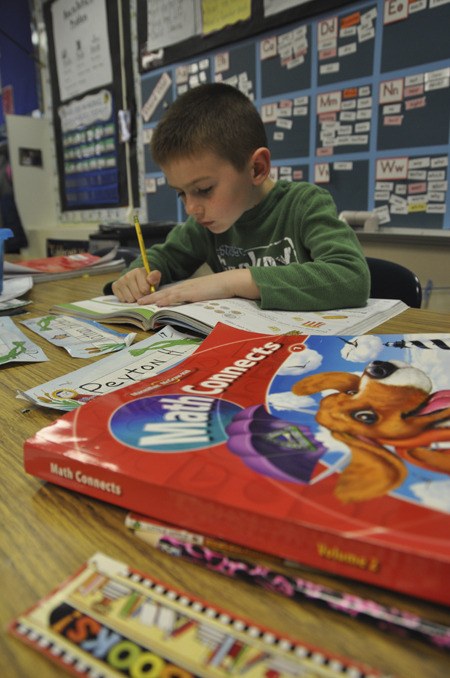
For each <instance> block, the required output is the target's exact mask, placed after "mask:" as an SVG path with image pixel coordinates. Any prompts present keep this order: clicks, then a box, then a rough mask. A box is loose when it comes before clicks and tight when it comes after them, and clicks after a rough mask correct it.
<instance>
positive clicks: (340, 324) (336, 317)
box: [50, 295, 408, 335]
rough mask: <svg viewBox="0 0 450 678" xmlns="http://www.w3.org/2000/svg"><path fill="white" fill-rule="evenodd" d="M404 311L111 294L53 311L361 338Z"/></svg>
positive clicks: (152, 323) (382, 304) (149, 326)
mask: <svg viewBox="0 0 450 678" xmlns="http://www.w3.org/2000/svg"><path fill="white" fill-rule="evenodd" d="M407 308H408V306H407V305H406V304H404V303H403V301H399V300H398V299H369V300H368V302H367V304H366V306H363V307H361V308H341V309H334V310H332V311H268V310H261V308H260V306H259V304H258V302H256V301H252V300H251V299H239V298H237V297H233V298H232V299H211V300H208V301H196V302H190V303H188V304H178V305H177V306H161V307H160V306H155V305H154V304H148V305H146V306H144V305H141V306H140V305H139V304H135V305H133V304H129V303H124V302H120V301H119V300H118V299H117V297H115V296H114V295H107V296H103V297H95V298H94V299H86V300H84V301H76V302H73V303H66V304H55V305H54V306H52V308H51V309H50V312H51V313H63V314H64V315H73V316H75V317H79V318H89V319H90V320H96V321H99V322H103V321H106V322H108V323H121V324H126V323H129V324H131V325H136V326H137V327H140V328H141V329H142V330H155V329H157V328H158V327H161V326H162V325H166V324H167V325H175V326H176V327H179V328H181V329H184V330H191V331H195V332H198V333H200V334H203V335H207V334H209V333H210V332H211V330H212V329H213V328H214V327H215V326H216V325H217V324H218V323H219V322H222V323H226V324H227V325H230V327H236V328H237V329H241V330H252V331H253V332H262V333H264V334H283V333H286V332H294V331H295V332H308V333H309V334H321V335H326V334H350V333H352V334H356V333H358V334H362V333H363V332H368V331H369V330H370V329H372V328H373V327H376V326H377V325H379V324H380V323H382V322H384V321H385V320H389V318H392V317H394V316H396V315H398V314H399V313H401V312H402V311H405V310H406V309H407Z"/></svg>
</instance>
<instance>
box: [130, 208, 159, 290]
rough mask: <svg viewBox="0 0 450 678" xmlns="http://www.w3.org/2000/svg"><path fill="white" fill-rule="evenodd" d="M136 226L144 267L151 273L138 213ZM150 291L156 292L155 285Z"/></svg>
mask: <svg viewBox="0 0 450 678" xmlns="http://www.w3.org/2000/svg"><path fill="white" fill-rule="evenodd" d="M134 227H135V229H136V235H137V239H138V243H139V249H140V250H141V257H142V261H143V262H144V268H145V270H146V271H147V274H148V273H150V264H149V263H148V259H147V252H146V250H145V244H144V238H143V237H142V231H141V225H140V223H139V219H138V216H137V214H135V215H134ZM150 292H152V293H153V292H155V288H154V286H153V285H151V286H150Z"/></svg>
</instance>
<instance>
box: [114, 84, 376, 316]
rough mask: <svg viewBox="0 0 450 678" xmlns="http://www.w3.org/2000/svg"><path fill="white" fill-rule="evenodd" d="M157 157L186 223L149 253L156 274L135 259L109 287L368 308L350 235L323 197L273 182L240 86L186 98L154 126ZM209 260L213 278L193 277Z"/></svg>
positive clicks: (143, 297)
mask: <svg viewBox="0 0 450 678" xmlns="http://www.w3.org/2000/svg"><path fill="white" fill-rule="evenodd" d="M152 154H153V158H154V160H155V162H156V163H157V164H158V165H159V166H160V167H161V169H162V171H163V172H164V174H165V176H166V178H167V181H168V183H169V185H170V186H172V187H173V188H174V189H175V190H176V191H177V193H178V195H179V197H180V198H181V200H182V202H183V204H184V207H185V210H186V213H187V215H188V219H187V221H186V222H185V223H184V224H178V225H176V226H175V227H174V228H173V229H172V231H171V232H170V233H169V235H168V237H167V238H166V241H165V242H164V243H162V244H157V245H153V246H152V247H151V249H149V250H148V259H149V263H150V267H151V273H150V274H148V275H147V274H146V272H145V269H144V268H143V267H142V259H141V258H138V259H137V260H136V261H134V262H133V263H132V264H131V266H130V268H129V270H128V271H127V272H126V273H125V274H124V275H122V277H120V278H119V279H118V280H116V281H115V282H114V283H113V285H112V291H113V293H114V294H115V295H116V296H117V297H118V298H119V299H120V301H125V302H134V301H137V302H138V303H139V304H157V305H158V306H171V305H174V304H179V303H187V302H191V301H202V300H208V299H219V298H229V297H235V296H237V297H244V298H246V299H257V300H259V301H260V305H261V308H262V309H278V310H291V311H292V310H297V311H301V310H304V311H308V310H326V309H332V308H339V307H348V306H363V305H364V304H365V303H366V301H367V297H368V293H369V285H370V274H369V270H368V268H367V264H366V260H365V257H364V255H363V253H362V250H361V247H360V245H359V243H358V240H357V238H356V236H355V234H354V232H353V231H352V230H351V228H350V227H349V226H347V225H346V224H345V223H343V222H342V221H340V220H339V219H338V218H337V215H336V207H335V205H334V202H333V200H332V198H331V196H330V195H329V193H328V192H327V191H324V190H323V189H321V188H319V187H316V186H313V185H312V184H309V183H306V182H302V183H291V182H287V181H284V180H280V181H277V182H274V181H272V179H271V178H270V151H269V149H268V148H267V139H266V133H265V128H264V124H263V122H262V120H261V118H260V116H259V113H258V112H257V110H256V108H255V107H254V105H253V104H252V103H251V101H250V100H249V99H248V98H247V97H246V96H245V95H244V94H242V93H241V92H240V91H239V90H237V89H235V88H234V87H231V86H229V85H225V84H222V83H215V84H206V85H201V86H199V87H196V88H195V89H192V90H189V91H188V92H186V93H185V94H183V95H182V96H180V97H179V98H178V99H176V101H175V102H174V103H173V104H172V105H171V107H170V108H169V109H168V111H167V112H166V113H165V115H164V117H163V118H162V120H161V121H160V122H159V124H158V125H157V127H156V130H155V132H154V135H153V139H152ZM205 262H206V263H207V264H209V266H210V268H211V269H212V271H213V273H212V274H211V275H207V276H201V277H194V278H190V276H191V275H192V274H193V273H194V272H195V271H196V270H197V268H198V267H199V266H200V265H201V264H204V263H205ZM175 281H182V282H179V283H178V284H177V285H172V286H168V287H166V288H162V289H159V290H158V289H157V291H156V292H154V293H152V294H151V293H150V288H151V286H152V285H153V286H154V287H155V289H156V288H158V287H159V285H160V284H162V285H167V284H168V283H172V282H175Z"/></svg>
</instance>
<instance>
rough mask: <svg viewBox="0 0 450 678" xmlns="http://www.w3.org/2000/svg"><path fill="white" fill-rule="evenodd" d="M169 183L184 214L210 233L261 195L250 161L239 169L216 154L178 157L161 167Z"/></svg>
mask: <svg viewBox="0 0 450 678" xmlns="http://www.w3.org/2000/svg"><path fill="white" fill-rule="evenodd" d="M162 170H163V172H164V174H165V175H166V177H167V181H168V183H169V185H170V186H171V187H172V188H174V189H175V190H176V191H177V193H178V195H179V197H180V198H181V199H182V201H183V205H184V208H185V210H186V213H187V214H188V215H189V216H192V217H194V219H195V220H196V221H197V222H198V223H199V224H200V225H201V226H203V227H204V228H207V229H208V231H211V233H216V234H219V233H224V232H225V231H227V230H228V229H229V228H230V226H232V225H233V224H234V223H235V222H236V221H237V220H238V219H239V217H240V216H241V215H242V214H243V213H244V212H245V211H246V210H248V209H250V208H251V207H254V205H256V204H257V203H258V202H259V201H260V200H261V198H262V197H263V195H262V193H261V186H257V185H255V181H254V179H253V171H252V166H251V161H249V165H248V167H246V168H245V169H244V170H242V171H238V170H237V169H236V168H235V167H233V165H232V164H231V163H230V162H228V161H227V160H224V159H223V158H220V157H219V156H217V155H216V154H215V153H212V152H210V151H205V152H202V153H200V154H199V155H196V156H192V157H186V158H180V159H176V160H172V161H170V162H168V163H167V164H166V165H164V166H163V167H162Z"/></svg>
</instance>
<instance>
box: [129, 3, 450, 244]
mask: <svg viewBox="0 0 450 678" xmlns="http://www.w3.org/2000/svg"><path fill="white" fill-rule="evenodd" d="M192 1H193V2H194V0H192ZM217 1H218V2H219V0H217ZM166 4H167V3H166ZM169 4H172V5H173V6H174V5H176V4H177V3H169ZM208 4H210V3H208ZM219 4H220V2H219ZM225 4H226V5H235V6H236V7H237V6H238V5H239V6H243V4H245V3H241V2H236V3H233V2H231V1H229V2H227V3H225ZM319 4H320V8H321V10H323V11H321V13H320V14H318V13H317V6H318V5H319ZM197 5H198V6H199V5H202V3H201V2H197ZM222 5H224V3H222ZM147 6H148V3H147V2H146V1H144V0H138V5H137V8H138V12H137V20H138V35H139V64H138V70H139V74H140V96H141V100H142V110H141V116H142V124H143V139H144V156H145V168H144V171H145V199H146V206H147V211H148V218H149V219H150V220H151V219H153V218H154V219H170V220H174V219H178V220H182V219H184V218H185V216H184V214H183V211H182V206H181V205H180V204H178V201H177V198H176V195H175V194H174V192H171V191H170V189H168V187H167V185H166V183H165V179H164V177H163V175H162V174H161V172H160V171H159V169H158V167H156V165H155V164H154V163H153V161H152V159H151V154H150V152H149V143H150V140H151V135H152V133H153V130H154V128H155V126H156V124H157V122H158V120H159V119H160V117H161V116H162V114H163V112H164V110H166V108H167V107H168V106H169V105H170V104H171V103H172V101H173V100H174V99H175V98H176V97H177V96H179V95H180V94H182V93H183V92H185V91H186V90H187V89H189V88H190V87H195V86H197V85H198V84H199V83H202V82H214V81H223V82H228V83H229V84H232V85H233V86H235V87H238V88H239V89H241V91H243V92H244V93H245V94H246V95H247V96H249V97H250V99H251V100H252V101H253V102H254V103H255V105H256V107H257V108H258V110H259V112H260V114H261V117H262V119H263V122H264V125H265V127H266V131H267V135H268V145H269V148H270V150H271V155H272V166H273V167H272V176H273V177H274V178H286V179H288V180H290V181H305V180H306V181H311V182H314V183H317V184H319V185H321V186H323V187H325V188H327V189H328V190H329V191H330V193H331V194H332V195H333V197H334V199H335V202H336V205H337V208H338V211H344V210H345V211H347V210H357V211H366V210H369V211H372V210H375V211H376V212H377V214H378V216H379V219H380V225H381V230H382V231H384V232H386V231H391V232H397V233H398V232H407V231H409V230H410V229H412V232H416V233H419V231H420V233H421V234H424V235H426V234H427V233H430V232H431V231H433V233H435V232H436V231H437V232H440V233H442V234H443V235H446V234H450V210H446V204H447V202H448V195H449V194H448V164H449V156H450V143H449V121H450V41H449V38H448V27H449V26H450V1H449V0H409V1H407V0H395V1H394V0H363V1H360V2H332V3H312V2H298V3H296V6H293V2H289V0H287V1H285V0H280V1H279V2H278V3H276V2H270V1H267V0H266V1H261V2H252V3H249V4H248V6H251V14H250V18H247V19H246V20H240V21H237V22H236V23H235V24H233V25H230V26H226V27H225V28H223V29H222V30H219V31H217V32H215V33H212V34H207V35H202V34H201V32H200V34H197V35H196V36H191V37H190V38H186V37H184V38H183V39H182V40H180V41H179V42H174V43H172V44H170V45H168V46H166V47H162V46H161V45H158V47H157V49H154V50H152V49H150V42H149V41H148V31H147V29H148V23H147V19H148V17H147V14H146V11H147ZM153 6H155V4H154V3H153ZM277 6H278V7H279V8H281V11H279V12H276V7H277ZM265 10H266V11H267V14H266V15H264V11H265ZM197 18H198V17H197ZM199 26H200V27H199ZM195 30H197V31H201V22H200V24H196V29H195ZM446 212H447V213H446Z"/></svg>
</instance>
